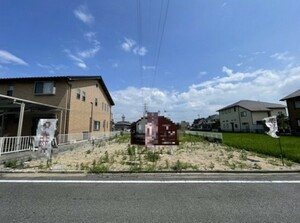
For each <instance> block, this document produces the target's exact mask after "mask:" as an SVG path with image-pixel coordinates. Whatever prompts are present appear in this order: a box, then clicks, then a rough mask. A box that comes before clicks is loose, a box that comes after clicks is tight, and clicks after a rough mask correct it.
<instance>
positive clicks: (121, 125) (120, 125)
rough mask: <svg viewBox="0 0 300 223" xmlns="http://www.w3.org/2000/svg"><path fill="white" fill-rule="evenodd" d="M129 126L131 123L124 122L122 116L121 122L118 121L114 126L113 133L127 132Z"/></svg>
mask: <svg viewBox="0 0 300 223" xmlns="http://www.w3.org/2000/svg"><path fill="white" fill-rule="evenodd" d="M130 126H131V123H130V122H128V121H125V116H124V115H122V121H119V122H117V123H116V124H115V126H114V130H115V131H129V130H130Z"/></svg>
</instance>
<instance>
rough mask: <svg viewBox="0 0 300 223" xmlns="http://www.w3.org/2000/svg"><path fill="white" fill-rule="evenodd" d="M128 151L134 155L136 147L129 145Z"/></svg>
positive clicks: (130, 154)
mask: <svg viewBox="0 0 300 223" xmlns="http://www.w3.org/2000/svg"><path fill="white" fill-rule="evenodd" d="M127 152H128V155H129V156H134V155H135V147H134V146H130V145H128V148H127Z"/></svg>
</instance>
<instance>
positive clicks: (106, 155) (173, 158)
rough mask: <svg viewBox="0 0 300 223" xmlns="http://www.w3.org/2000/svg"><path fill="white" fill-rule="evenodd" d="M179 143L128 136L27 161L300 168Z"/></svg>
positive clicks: (193, 140)
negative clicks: (138, 142) (134, 141)
mask: <svg viewBox="0 0 300 223" xmlns="http://www.w3.org/2000/svg"><path fill="white" fill-rule="evenodd" d="M180 141H181V143H180V145H179V146H157V147H153V148H145V147H142V146H132V145H130V144H129V136H128V135H124V136H120V137H117V138H115V139H113V140H110V141H106V142H100V143H96V144H95V145H94V146H93V145H91V144H88V145H86V146H84V147H82V148H78V149H76V150H74V151H68V152H64V153H61V154H59V155H57V156H56V157H54V158H53V160H52V164H51V165H48V166H47V165H46V160H35V161H31V162H29V163H27V164H26V165H27V168H34V169H52V170H86V171H88V172H94V173H97V172H104V171H153V170H156V171H172V170H175V171H181V170H291V169H293V170H300V164H298V163H293V162H292V161H289V160H285V165H284V166H282V163H281V160H280V159H278V158H275V157H270V156H266V155H262V154H257V153H254V152H249V151H246V150H242V149H236V148H233V147H230V146H224V145H221V144H217V143H211V142H207V141H203V140H201V139H200V138H199V137H197V136H191V135H182V136H181V137H180Z"/></svg>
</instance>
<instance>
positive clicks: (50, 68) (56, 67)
mask: <svg viewBox="0 0 300 223" xmlns="http://www.w3.org/2000/svg"><path fill="white" fill-rule="evenodd" d="M37 66H38V67H40V68H43V69H45V70H48V72H49V73H51V74H55V73H57V71H60V70H62V69H63V68H64V67H65V66H64V65H54V64H50V65H45V64H40V63H37Z"/></svg>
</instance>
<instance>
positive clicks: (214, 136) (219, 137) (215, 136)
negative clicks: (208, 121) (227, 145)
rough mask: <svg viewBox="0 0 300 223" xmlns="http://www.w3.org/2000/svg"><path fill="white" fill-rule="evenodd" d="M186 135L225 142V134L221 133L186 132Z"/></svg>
mask: <svg viewBox="0 0 300 223" xmlns="http://www.w3.org/2000/svg"><path fill="white" fill-rule="evenodd" d="M185 133H186V134H191V135H198V136H201V137H204V138H208V139H212V140H215V141H220V142H223V134H222V133H221V132H202V131H185Z"/></svg>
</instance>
